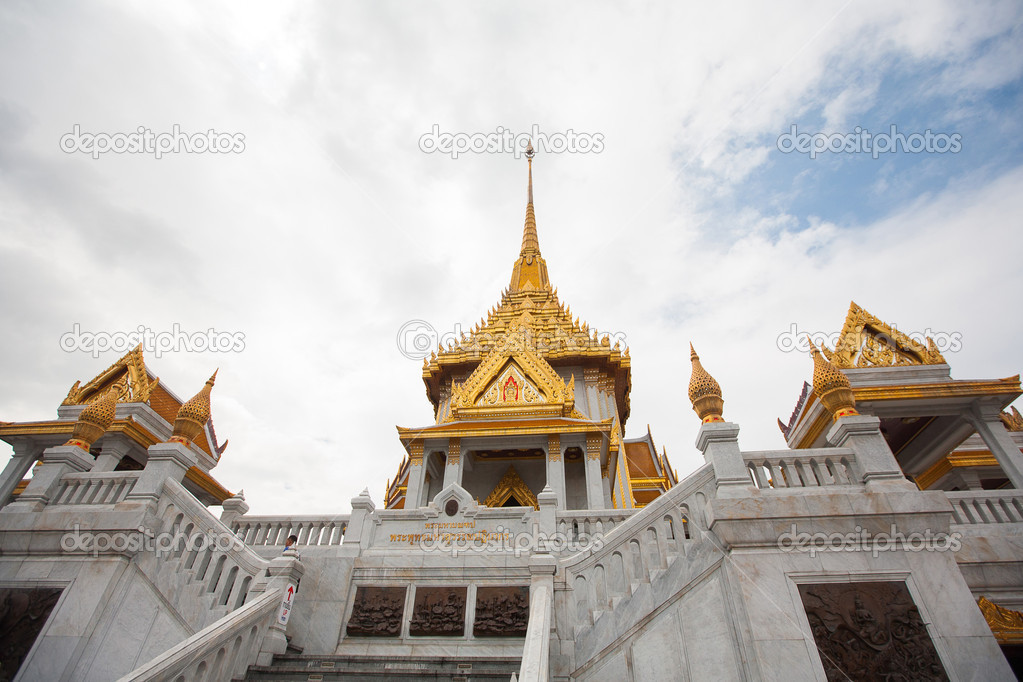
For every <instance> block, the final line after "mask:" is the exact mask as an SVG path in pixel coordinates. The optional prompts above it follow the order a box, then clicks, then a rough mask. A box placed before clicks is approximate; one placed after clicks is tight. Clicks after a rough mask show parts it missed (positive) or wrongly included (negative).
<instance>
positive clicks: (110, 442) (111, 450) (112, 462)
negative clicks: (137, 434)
mask: <svg viewBox="0 0 1023 682" xmlns="http://www.w3.org/2000/svg"><path fill="white" fill-rule="evenodd" d="M129 450H131V445H130V444H129V443H128V442H127V441H126V440H124V439H123V436H121V437H118V438H117V439H116V440H115V439H114V438H112V437H110V436H107V437H106V438H104V439H103V443H102V446H101V447H100V451H99V455H98V456H97V457H96V463H95V464H93V465H92V471H96V472H104V471H113V470H114V469H116V468H117V465H118V464H120V463H121V460H122V459H124V456H125V455H127V454H128V451H129Z"/></svg>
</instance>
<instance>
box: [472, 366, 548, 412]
mask: <svg viewBox="0 0 1023 682" xmlns="http://www.w3.org/2000/svg"><path fill="white" fill-rule="evenodd" d="M546 402H547V399H546V398H545V397H544V395H543V393H542V392H541V391H540V389H539V388H537V386H536V385H535V384H534V383H532V382H531V381H530V380H529V379H527V378H526V377H525V375H524V374H523V372H522V370H521V369H520V368H519V367H518V366H517V365H516V364H515V362H514V361H512V362H509V363H508V364H507V365H505V368H504V370H503V371H502V372H501V374H500V375H498V377H497V379H496V380H495V381H493V382H491V384H490V386H489V387H488V388H487V389H486V390H484V391H483V393H482V394H481V395H480V397H479V398H477V399H476V403H475V404H476V407H486V406H491V407H493V406H495V405H500V404H505V405H513V404H525V405H536V404H540V403H546Z"/></svg>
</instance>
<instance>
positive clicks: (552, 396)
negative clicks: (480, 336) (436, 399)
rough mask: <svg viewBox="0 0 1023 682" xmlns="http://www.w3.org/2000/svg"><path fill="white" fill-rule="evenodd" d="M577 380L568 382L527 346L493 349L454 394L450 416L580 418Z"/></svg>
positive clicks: (469, 417)
mask: <svg viewBox="0 0 1023 682" xmlns="http://www.w3.org/2000/svg"><path fill="white" fill-rule="evenodd" d="M574 407H575V379H574V377H573V379H572V380H571V381H569V383H567V384H566V383H565V382H564V380H562V378H561V377H560V376H558V373H557V372H555V371H554V368H553V367H551V366H550V364H549V363H548V362H547V361H546V360H544V359H543V358H542V357H540V356H539V355H537V354H535V353H533V352H532V351H530V350H529V349H528V348H524V347H518V348H508V349H505V350H502V351H497V350H495V351H491V352H490V353H488V354H487V355H486V357H484V358H483V361H482V362H481V363H480V364H479V366H477V367H476V370H475V371H474V372H473V373H472V374H471V375H469V378H468V379H467V380H466V381H465V383H463V384H461V385H459V386H456V387H455V389H454V392H453V394H452V396H451V408H450V415H449V419H451V420H455V419H492V418H494V417H516V416H518V417H535V416H553V417H569V416H572V417H577V418H581V417H582V415H581V414H579V413H578V412H577V411H575V410H574Z"/></svg>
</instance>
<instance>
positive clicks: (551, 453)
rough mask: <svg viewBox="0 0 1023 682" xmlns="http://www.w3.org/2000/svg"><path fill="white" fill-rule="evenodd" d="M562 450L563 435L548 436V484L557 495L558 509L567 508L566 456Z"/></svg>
mask: <svg viewBox="0 0 1023 682" xmlns="http://www.w3.org/2000/svg"><path fill="white" fill-rule="evenodd" d="M563 455H564V453H563V452H562V451H561V436H559V435H557V434H554V435H550V436H548V437H547V485H548V486H549V487H550V489H551V490H553V491H554V494H555V495H557V500H558V509H562V510H563V509H565V504H566V500H567V499H568V498H567V497H566V495H565V458H564V456H563Z"/></svg>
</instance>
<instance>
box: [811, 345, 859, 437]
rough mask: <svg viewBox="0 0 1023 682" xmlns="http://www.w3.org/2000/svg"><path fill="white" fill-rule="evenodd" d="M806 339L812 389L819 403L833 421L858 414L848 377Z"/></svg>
mask: <svg viewBox="0 0 1023 682" xmlns="http://www.w3.org/2000/svg"><path fill="white" fill-rule="evenodd" d="M807 340H809V341H810V354H811V355H812V356H813V391H814V393H816V394H817V397H818V398H820V401H821V404H823V405H824V407H825V408H827V410H828V411H829V412H831V414H832V419H833V420H834V421H838V420H839V419H841V418H842V417H848V416H850V415H854V414H859V412H857V411H856V399H855V398H854V397H853V392H852V386H851V385H850V384H849V377H847V376H846V375H845V374H843V373H842V371H841V370H840V369H838V368H837V367H835V366H834V365H833V364H831V363H830V362H829V361H828V359H827V358H825V357H824V355H823V354H822V353H821V352H820V351H819V350H818V349H817V346H816V345H815V344H814V342H813V340H812V339H810V338H809V337H807Z"/></svg>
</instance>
